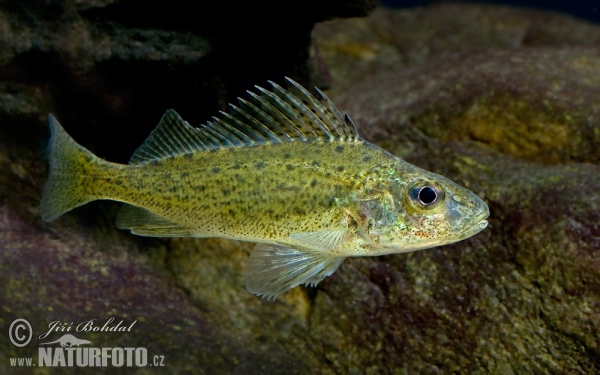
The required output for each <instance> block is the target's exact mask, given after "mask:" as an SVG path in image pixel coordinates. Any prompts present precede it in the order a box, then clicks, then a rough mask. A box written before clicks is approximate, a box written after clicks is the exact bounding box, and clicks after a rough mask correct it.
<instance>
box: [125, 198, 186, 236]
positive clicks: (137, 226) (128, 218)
mask: <svg viewBox="0 0 600 375" xmlns="http://www.w3.org/2000/svg"><path fill="white" fill-rule="evenodd" d="M116 224H117V228H119V229H129V230H131V233H133V234H137V235H139V236H148V237H190V236H193V235H194V233H193V232H192V230H191V229H189V228H185V227H182V226H181V225H180V224H177V223H175V222H173V221H171V220H169V219H165V218H164V217H162V216H160V215H158V214H156V213H154V212H152V211H150V210H147V209H145V208H142V207H138V206H133V205H130V204H125V205H123V207H121V210H120V211H119V213H118V215H117V223H116Z"/></svg>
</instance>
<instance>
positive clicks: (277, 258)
mask: <svg viewBox="0 0 600 375" xmlns="http://www.w3.org/2000/svg"><path fill="white" fill-rule="evenodd" d="M344 259H346V257H344V256H339V255H337V254H335V253H334V252H332V251H327V250H320V251H317V250H312V249H307V248H303V247H298V246H291V245H285V244H268V243H260V244H258V245H256V247H255V248H254V251H252V254H250V258H248V263H247V265H246V277H245V279H246V288H247V289H248V291H249V292H250V293H253V294H256V295H258V296H262V297H263V298H266V299H267V300H269V299H272V300H273V301H274V300H275V299H276V298H277V297H278V296H279V295H280V294H281V293H283V292H285V291H287V290H288V289H291V288H294V287H296V286H298V285H300V284H307V285H311V286H315V285H317V284H318V283H319V282H320V281H321V280H323V279H324V278H325V277H327V276H329V275H331V274H332V273H334V272H335V270H337V268H338V267H339V266H340V264H342V262H343V261H344Z"/></svg>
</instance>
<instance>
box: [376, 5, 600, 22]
mask: <svg viewBox="0 0 600 375" xmlns="http://www.w3.org/2000/svg"><path fill="white" fill-rule="evenodd" d="M436 2H440V1H432V0H420V1H419V0H381V4H383V5H386V6H389V7H394V8H408V7H414V6H423V5H428V4H432V3H436ZM468 2H469V3H488V4H504V5H510V6H520V7H528V8H537V9H545V10H554V11H556V12H561V13H568V14H571V15H573V16H576V17H579V18H583V19H586V20H588V21H592V22H596V23H600V0H556V1H548V0H523V1H488V0H479V1H468Z"/></svg>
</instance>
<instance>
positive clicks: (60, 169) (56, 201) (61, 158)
mask: <svg viewBox="0 0 600 375" xmlns="http://www.w3.org/2000/svg"><path fill="white" fill-rule="evenodd" d="M48 126H49V127H50V132H51V134H52V135H51V137H50V143H49V144H48V160H49V162H50V171H49V174H48V181H46V185H45V186H44V190H43V192H42V201H41V203H40V211H41V214H42V219H43V220H44V221H52V220H54V219H56V218H57V217H59V216H60V215H62V214H64V213H65V212H67V211H70V210H72V209H74V208H75V207H79V206H81V205H83V204H85V203H87V202H89V201H92V200H94V198H93V197H92V196H91V195H90V193H89V190H90V189H89V187H87V186H86V185H85V184H83V183H81V181H82V175H83V173H84V171H86V170H87V171H89V170H90V169H91V167H92V164H95V163H94V161H95V160H99V159H98V158H97V157H96V156H94V155H93V154H92V153H91V152H90V151H88V150H86V149H85V148H83V147H82V146H80V145H78V144H77V142H75V141H74V140H73V138H71V137H70V136H69V135H68V134H67V132H66V131H65V129H63V127H62V126H61V125H60V124H59V123H58V121H57V120H56V118H55V117H54V116H53V115H49V116H48Z"/></svg>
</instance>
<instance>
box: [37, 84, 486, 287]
mask: <svg viewBox="0 0 600 375" xmlns="http://www.w3.org/2000/svg"><path fill="white" fill-rule="evenodd" d="M287 81H288V89H287V90H286V89H284V88H282V87H281V86H279V85H276V84H274V83H272V82H271V85H272V86H273V89H272V91H268V90H266V89H263V88H260V87H257V90H258V92H257V93H251V94H250V96H249V98H248V100H243V99H240V105H239V106H233V105H232V106H231V111H230V113H222V114H221V115H220V116H218V117H214V118H213V120H212V121H210V122H208V123H207V124H206V125H204V126H203V127H201V128H199V129H197V128H194V127H192V126H191V125H189V124H188V123H187V122H186V121H184V120H183V119H181V117H179V115H178V114H177V113H176V112H175V111H173V110H169V111H167V113H166V114H165V115H164V116H163V118H162V120H161V122H160V123H159V125H158V126H157V128H156V129H155V130H154V131H153V132H152V134H151V135H150V136H149V138H148V139H147V140H146V142H145V143H144V144H143V145H141V146H140V147H139V148H138V149H137V150H136V152H135V153H134V154H133V155H132V157H131V159H130V163H129V165H121V164H116V163H111V162H107V161H104V160H102V159H100V158H97V157H96V156H94V155H93V154H92V153H90V152H89V151H88V150H86V149H85V148H83V147H82V146H80V145H78V144H77V143H76V142H75V141H74V140H73V139H72V138H70V137H69V136H68V134H67V133H66V132H65V131H64V129H63V128H62V127H61V126H60V124H59V123H58V121H56V119H55V118H54V116H52V115H50V117H49V124H50V128H51V132H52V136H51V139H50V144H49V152H48V154H49V161H50V173H49V177H48V181H47V183H46V185H45V187H44V191H43V194H42V202H41V207H40V208H41V212H42V217H43V219H44V220H46V221H51V220H54V219H56V218H57V217H59V216H60V215H62V214H63V213H65V212H67V211H69V210H71V209H73V208H75V207H77V206H80V205H82V204H85V203H87V202H89V201H92V200H97V199H108V200H114V201H120V202H123V203H125V205H124V206H123V207H122V209H121V211H120V212H119V214H118V216H117V220H116V224H117V227H118V228H121V229H129V230H130V231H131V232H132V233H133V234H137V235H143V236H156V237H175V236H181V237H221V238H229V239H235V240H241V241H252V242H257V243H258V244H257V245H256V247H255V249H254V251H253V252H252V253H251V255H250V258H249V260H248V265H247V267H246V287H247V288H248V290H249V291H251V292H252V293H254V294H257V295H261V296H263V297H266V298H269V299H275V298H276V297H277V296H278V295H279V294H281V293H283V292H284V291H286V290H288V289H290V288H293V287H295V286H297V285H300V284H307V285H316V284H318V283H319V282H320V281H321V280H322V279H323V278H325V277H326V276H329V275H331V273H333V272H334V271H335V270H336V269H337V268H338V267H339V266H340V264H341V263H342V262H343V260H344V259H345V258H346V257H349V256H375V255H381V254H389V253H401V252H407V251H414V250H419V249H424V248H429V247H434V246H440V245H443V244H447V243H452V242H456V241H459V240H462V239H465V238H467V237H470V236H471V235H473V234H475V233H477V232H479V231H481V230H483V229H484V228H485V227H486V225H487V221H486V220H485V219H486V218H487V216H488V215H489V211H488V208H487V205H486V204H485V203H484V202H483V201H481V199H479V198H478V197H477V196H476V195H475V194H473V193H472V192H470V191H468V190H467V189H465V188H463V187H460V186H458V185H457V184H455V183H453V182H451V181H450V180H448V179H446V178H445V177H442V176H439V175H437V174H435V173H431V172H428V171H425V170H422V169H420V168H418V167H416V166H414V165H412V164H409V163H407V162H405V161H403V160H401V159H399V158H397V157H395V156H393V155H391V154H390V153H388V152H386V151H385V150H383V149H381V148H379V147H377V146H375V145H373V144H371V143H369V142H367V141H365V140H363V139H361V138H360V136H359V135H358V132H357V130H356V127H355V125H354V123H353V122H352V120H350V118H349V117H348V116H347V115H346V117H345V118H342V116H341V114H340V113H339V112H338V111H337V109H336V108H335V106H334V105H333V104H332V103H331V101H329V99H328V98H327V97H326V96H325V95H324V94H323V93H322V92H320V91H318V90H317V91H316V92H317V94H318V99H317V98H316V97H314V96H313V95H311V94H310V93H309V92H308V91H307V90H306V89H304V88H303V87H301V86H300V85H298V84H297V83H295V82H294V81H292V80H289V79H288V80H287Z"/></svg>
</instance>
